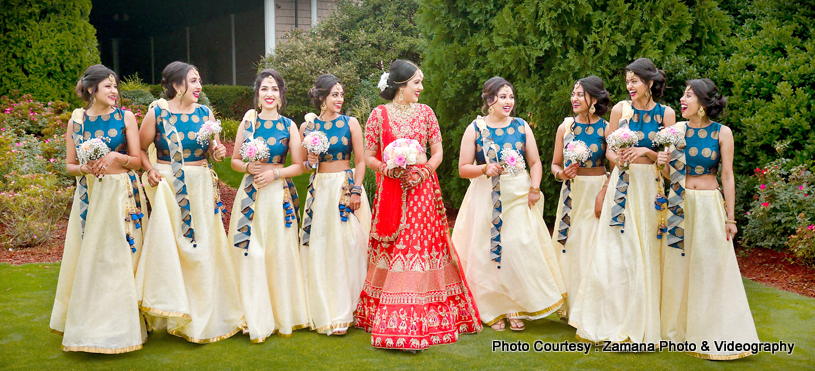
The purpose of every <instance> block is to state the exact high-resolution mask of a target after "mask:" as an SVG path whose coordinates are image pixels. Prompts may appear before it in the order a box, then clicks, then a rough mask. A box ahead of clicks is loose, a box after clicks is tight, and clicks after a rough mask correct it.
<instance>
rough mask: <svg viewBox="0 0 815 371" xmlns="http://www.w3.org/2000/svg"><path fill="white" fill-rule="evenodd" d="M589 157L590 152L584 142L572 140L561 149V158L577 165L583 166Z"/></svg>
mask: <svg viewBox="0 0 815 371" xmlns="http://www.w3.org/2000/svg"><path fill="white" fill-rule="evenodd" d="M589 157H591V151H589V146H587V145H586V142H584V141H582V140H573V141H571V142H569V143H568V144H566V146H565V147H563V158H564V159H565V160H566V161H571V162H573V163H575V162H576V163H578V164H580V166H583V163H584V162H586V160H588V159H589Z"/></svg>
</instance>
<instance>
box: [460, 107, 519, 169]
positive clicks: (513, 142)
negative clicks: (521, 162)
mask: <svg viewBox="0 0 815 371" xmlns="http://www.w3.org/2000/svg"><path fill="white" fill-rule="evenodd" d="M471 125H473V128H474V129H475V133H476V139H475V161H476V163H477V164H479V165H483V164H486V163H487V160H486V159H485V158H484V139H483V138H482V137H481V131H480V130H478V127H477V126H476V123H475V121H473V123H472V124H471ZM487 129H489V131H490V135H491V136H492V141H493V143H494V144H496V145H498V146H499V147H501V150H500V151H498V153H497V155H498V158H499V159H500V158H501V153H502V151H503V150H505V149H514V150H516V151H518V153H519V154H521V156H523V155H524V150H525V149H526V121H524V120H523V119H521V118H518V117H515V118H513V119H512V121H510V123H509V125H508V126H507V127H505V128H492V127H489V126H487Z"/></svg>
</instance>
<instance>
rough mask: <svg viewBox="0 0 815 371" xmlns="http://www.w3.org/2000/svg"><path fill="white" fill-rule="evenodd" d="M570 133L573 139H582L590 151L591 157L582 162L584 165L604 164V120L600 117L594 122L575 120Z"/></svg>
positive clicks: (588, 166)
mask: <svg viewBox="0 0 815 371" xmlns="http://www.w3.org/2000/svg"><path fill="white" fill-rule="evenodd" d="M572 133H574V140H582V141H583V142H584V143H586V145H587V146H588V147H589V151H591V157H589V159H588V160H586V162H585V163H584V164H583V165H584V167H587V168H590V167H603V166H605V165H606V120H603V119H602V118H600V120H598V121H597V122H595V123H594V124H581V123H579V122H577V121H575V122H574V127H573V129H572ZM567 166H568V165H567Z"/></svg>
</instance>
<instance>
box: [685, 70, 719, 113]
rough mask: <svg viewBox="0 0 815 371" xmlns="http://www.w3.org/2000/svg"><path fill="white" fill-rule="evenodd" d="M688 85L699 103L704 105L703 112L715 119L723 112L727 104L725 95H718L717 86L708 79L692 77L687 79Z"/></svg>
mask: <svg viewBox="0 0 815 371" xmlns="http://www.w3.org/2000/svg"><path fill="white" fill-rule="evenodd" d="M688 86H689V87H690V89H691V90H693V94H696V98H697V99H699V103H701V104H702V106H703V107H705V114H707V116H708V117H710V118H711V119H712V120H716V119H718V118H719V117H721V116H722V114H723V113H724V107H725V106H727V97H724V96H721V95H719V88H717V87H716V84H714V83H713V81H711V80H710V79H694V80H690V81H688Z"/></svg>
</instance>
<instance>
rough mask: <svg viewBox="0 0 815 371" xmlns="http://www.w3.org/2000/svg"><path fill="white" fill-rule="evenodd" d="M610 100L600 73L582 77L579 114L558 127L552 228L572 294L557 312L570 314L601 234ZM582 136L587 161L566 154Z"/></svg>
mask: <svg viewBox="0 0 815 371" xmlns="http://www.w3.org/2000/svg"><path fill="white" fill-rule="evenodd" d="M610 102H611V100H610V99H609V96H608V92H607V91H606V89H605V88H604V87H603V80H601V79H600V78H599V77H597V76H589V77H585V78H582V79H580V80H579V81H577V83H576V84H575V85H574V88H573V89H572V98H571V103H572V111H573V112H574V113H575V114H576V116H575V117H567V118H566V119H565V120H563V123H562V124H561V125H560V127H558V129H557V135H556V137H555V153H554V156H553V157H552V174H554V176H555V179H557V180H558V181H561V182H563V186H562V187H561V191H560V200H559V201H558V209H557V218H558V219H557V223H558V224H557V225H558V228H557V231H556V232H554V233H553V236H552V239H553V240H555V241H554V243H555V250H556V251H557V257H558V262H559V263H560V269H561V270H562V271H563V283H564V285H565V287H566V291H567V292H568V293H569V296H567V297H566V303H565V304H564V305H563V307H562V308H561V310H559V311H558V316H560V318H562V319H564V320H568V318H569V310H570V308H572V307H574V303H575V299H576V298H577V296H578V295H579V294H580V292H579V289H580V282H581V280H582V277H583V276H584V275H585V274H586V269H588V265H589V261H590V256H591V251H590V248H591V246H592V244H594V240H595V237H596V236H597V225H598V218H599V217H600V210H601V208H602V204H603V195H604V193H605V191H606V187H607V184H608V176H607V175H606V158H605V154H606V136H605V134H606V126H607V125H608V123H606V120H603V118H602V117H600V116H602V115H605V114H606V112H608V105H609V103H610ZM578 140H579V141H582V142H583V143H585V144H586V146H587V147H588V149H589V151H590V154H591V157H589V159H588V160H586V161H585V162H583V163H577V162H573V163H570V162H568V161H566V160H564V155H563V154H564V151H563V149H564V146H565V145H568V144H569V143H570V142H572V141H578Z"/></svg>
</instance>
